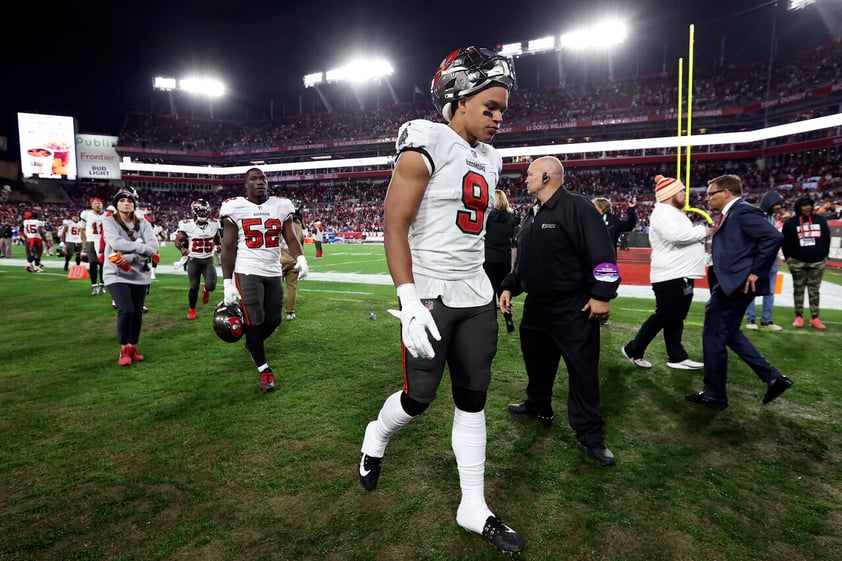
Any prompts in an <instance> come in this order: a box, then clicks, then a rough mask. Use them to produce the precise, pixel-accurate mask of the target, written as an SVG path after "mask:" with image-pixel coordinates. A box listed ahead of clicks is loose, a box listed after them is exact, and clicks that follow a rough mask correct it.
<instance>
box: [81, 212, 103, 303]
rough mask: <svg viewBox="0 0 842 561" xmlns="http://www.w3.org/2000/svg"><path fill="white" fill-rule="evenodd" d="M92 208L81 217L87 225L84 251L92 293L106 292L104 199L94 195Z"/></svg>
mask: <svg viewBox="0 0 842 561" xmlns="http://www.w3.org/2000/svg"><path fill="white" fill-rule="evenodd" d="M90 204H91V208H89V209H85V210H83V211H82V214H80V215H79V219H80V220H81V221H82V224H84V225H85V229H84V230H82V243H83V244H84V247H83V251H84V252H85V255H87V257H88V275H89V276H90V277H91V294H105V283H103V282H102V269H103V267H102V263H103V261H104V260H105V256H104V255H103V253H102V219H103V218H105V211H104V210H103V209H102V199H100V198H99V197H93V198H91V200H90Z"/></svg>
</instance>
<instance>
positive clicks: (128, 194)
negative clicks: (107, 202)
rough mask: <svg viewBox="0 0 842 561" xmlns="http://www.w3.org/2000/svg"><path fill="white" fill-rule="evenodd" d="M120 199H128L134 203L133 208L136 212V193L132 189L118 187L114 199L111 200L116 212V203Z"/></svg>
mask: <svg viewBox="0 0 842 561" xmlns="http://www.w3.org/2000/svg"><path fill="white" fill-rule="evenodd" d="M122 198H129V199H131V200H133V201H134V208H135V210H137V191H136V190H135V188H134V187H129V186H126V187H120V189H118V190H117V192H116V193H114V197H112V199H111V203H112V204H113V205H114V209H115V212H116V209H117V202H118V201H119V200H120V199H122Z"/></svg>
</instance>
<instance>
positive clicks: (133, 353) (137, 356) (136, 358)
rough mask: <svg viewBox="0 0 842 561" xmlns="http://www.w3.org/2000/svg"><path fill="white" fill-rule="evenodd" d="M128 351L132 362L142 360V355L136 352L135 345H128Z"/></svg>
mask: <svg viewBox="0 0 842 561" xmlns="http://www.w3.org/2000/svg"><path fill="white" fill-rule="evenodd" d="M129 352H130V353H131V357H132V361H133V362H142V361H143V355H142V354H140V353H139V352H137V345H129Z"/></svg>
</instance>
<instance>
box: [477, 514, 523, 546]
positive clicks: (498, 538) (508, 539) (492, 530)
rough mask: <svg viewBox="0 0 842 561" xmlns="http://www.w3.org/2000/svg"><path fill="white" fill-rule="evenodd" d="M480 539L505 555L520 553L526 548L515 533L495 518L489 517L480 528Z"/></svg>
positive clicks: (521, 539)
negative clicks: (485, 540) (505, 553)
mask: <svg viewBox="0 0 842 561" xmlns="http://www.w3.org/2000/svg"><path fill="white" fill-rule="evenodd" d="M482 537H484V538H485V539H487V540H488V543H490V544H491V545H493V546H494V547H496V548H497V549H499V550H500V551H505V552H507V553H520V552H521V551H523V550H524V549H525V548H526V540H524V539H523V538H522V537H520V535H518V533H517V532H515V531H514V530H512V529H511V528H509V527H508V526H506V525H505V524H503V523H502V522H500V519H499V518H497V517H496V516H489V517H488V518H487V519H486V520H485V526H483V527H482Z"/></svg>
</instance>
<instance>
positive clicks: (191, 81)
mask: <svg viewBox="0 0 842 561" xmlns="http://www.w3.org/2000/svg"><path fill="white" fill-rule="evenodd" d="M152 87H153V89H155V90H159V91H163V92H167V95H168V96H169V99H170V115H175V114H176V112H175V103H174V102H173V97H172V92H173V91H176V90H178V91H183V92H187V93H189V94H191V95H205V96H207V98H208V106H209V108H210V117H211V119H213V100H214V98H217V97H222V96H223V95H225V84H223V83H222V82H221V81H219V80H217V79H215V78H194V77H188V78H182V79H179V80H177V79H175V78H165V77H162V76H158V77H156V78H155V79H154V80H153V82H152Z"/></svg>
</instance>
